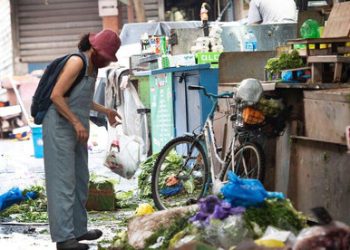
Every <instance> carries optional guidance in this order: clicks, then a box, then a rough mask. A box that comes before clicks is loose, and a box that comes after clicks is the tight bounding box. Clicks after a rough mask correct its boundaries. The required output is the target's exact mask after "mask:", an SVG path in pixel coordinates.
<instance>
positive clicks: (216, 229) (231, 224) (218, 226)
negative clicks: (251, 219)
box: [203, 215, 253, 249]
mask: <svg viewBox="0 0 350 250" xmlns="http://www.w3.org/2000/svg"><path fill="white" fill-rule="evenodd" d="M203 237H204V239H205V240H206V241H207V242H210V243H211V244H212V245H215V246H220V247H222V248H224V249H229V248H230V247H232V246H235V245H237V244H239V243H240V242H241V241H242V240H245V239H250V238H253V235H252V234H251V232H250V231H249V229H248V227H247V226H246V224H245V221H244V219H243V217H242V216H241V215H231V216H229V217H227V218H226V219H225V220H223V221H221V220H211V221H210V224H209V225H208V226H206V227H205V229H204V234H203Z"/></svg>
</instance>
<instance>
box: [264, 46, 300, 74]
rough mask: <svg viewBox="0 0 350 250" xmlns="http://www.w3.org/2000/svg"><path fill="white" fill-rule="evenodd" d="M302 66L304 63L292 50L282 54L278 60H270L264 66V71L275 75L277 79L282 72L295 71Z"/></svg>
mask: <svg viewBox="0 0 350 250" xmlns="http://www.w3.org/2000/svg"><path fill="white" fill-rule="evenodd" d="M303 66H304V62H303V60H302V59H301V57H300V56H299V53H298V51H297V50H293V51H292V52H291V53H289V54H287V53H283V54H282V55H281V56H280V57H279V58H270V59H269V60H268V61H267V63H266V65H265V70H266V71H267V72H268V73H269V74H271V75H277V76H278V77H279V76H280V74H281V72H282V70H285V69H295V68H300V67H303ZM270 78H272V76H271V77H270ZM270 80H272V79H270Z"/></svg>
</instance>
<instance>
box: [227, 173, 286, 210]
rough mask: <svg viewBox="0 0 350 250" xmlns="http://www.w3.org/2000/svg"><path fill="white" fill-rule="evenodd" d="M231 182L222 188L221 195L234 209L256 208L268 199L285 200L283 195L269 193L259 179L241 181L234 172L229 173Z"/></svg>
mask: <svg viewBox="0 0 350 250" xmlns="http://www.w3.org/2000/svg"><path fill="white" fill-rule="evenodd" d="M228 180H229V182H228V183H227V184H225V185H224V186H223V187H222V188H221V193H222V194H223V195H224V198H225V200H226V201H228V202H229V203H231V206H232V207H237V206H243V207H249V206H255V205H258V204H259V203H262V202H263V201H264V200H265V199H266V198H278V199H284V198H285V197H284V195H283V193H278V192H267V191H266V190H265V188H264V186H263V185H262V184H261V182H260V181H259V180H257V179H241V178H240V177H238V176H237V175H236V174H234V173H233V172H232V171H229V173H228Z"/></svg>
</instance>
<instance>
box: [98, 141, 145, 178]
mask: <svg viewBox="0 0 350 250" xmlns="http://www.w3.org/2000/svg"><path fill="white" fill-rule="evenodd" d="M143 147H144V145H143V140H142V139H141V138H139V137H137V136H128V135H125V134H119V135H117V136H116V138H115V140H113V141H112V142H111V146H110V149H109V151H108V152H107V156H106V160H105V163H104V165H105V166H106V167H107V168H109V169H110V170H111V171H112V172H114V173H116V174H118V175H120V176H121V177H124V178H126V179H130V178H131V177H133V176H134V174H135V172H136V170H137V169H138V167H139V165H140V163H141V162H142V161H143V160H144V158H145V157H144V154H143V153H142V149H143Z"/></svg>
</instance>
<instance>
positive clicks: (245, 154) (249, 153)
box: [220, 142, 265, 182]
mask: <svg viewBox="0 0 350 250" xmlns="http://www.w3.org/2000/svg"><path fill="white" fill-rule="evenodd" d="M229 170H232V171H233V172H234V173H235V174H237V175H238V176H239V177H241V178H251V179H258V180H260V181H261V182H263V181H264V176H265V158H264V153H263V150H262V148H261V147H260V145H259V144H256V143H252V142H246V143H244V144H243V145H241V146H239V147H238V148H237V149H236V150H235V166H234V167H233V166H232V160H231V158H230V159H229V160H228V161H227V162H226V164H225V166H224V168H223V171H222V172H221V175H220V180H221V181H226V180H227V174H228V171H229Z"/></svg>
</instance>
